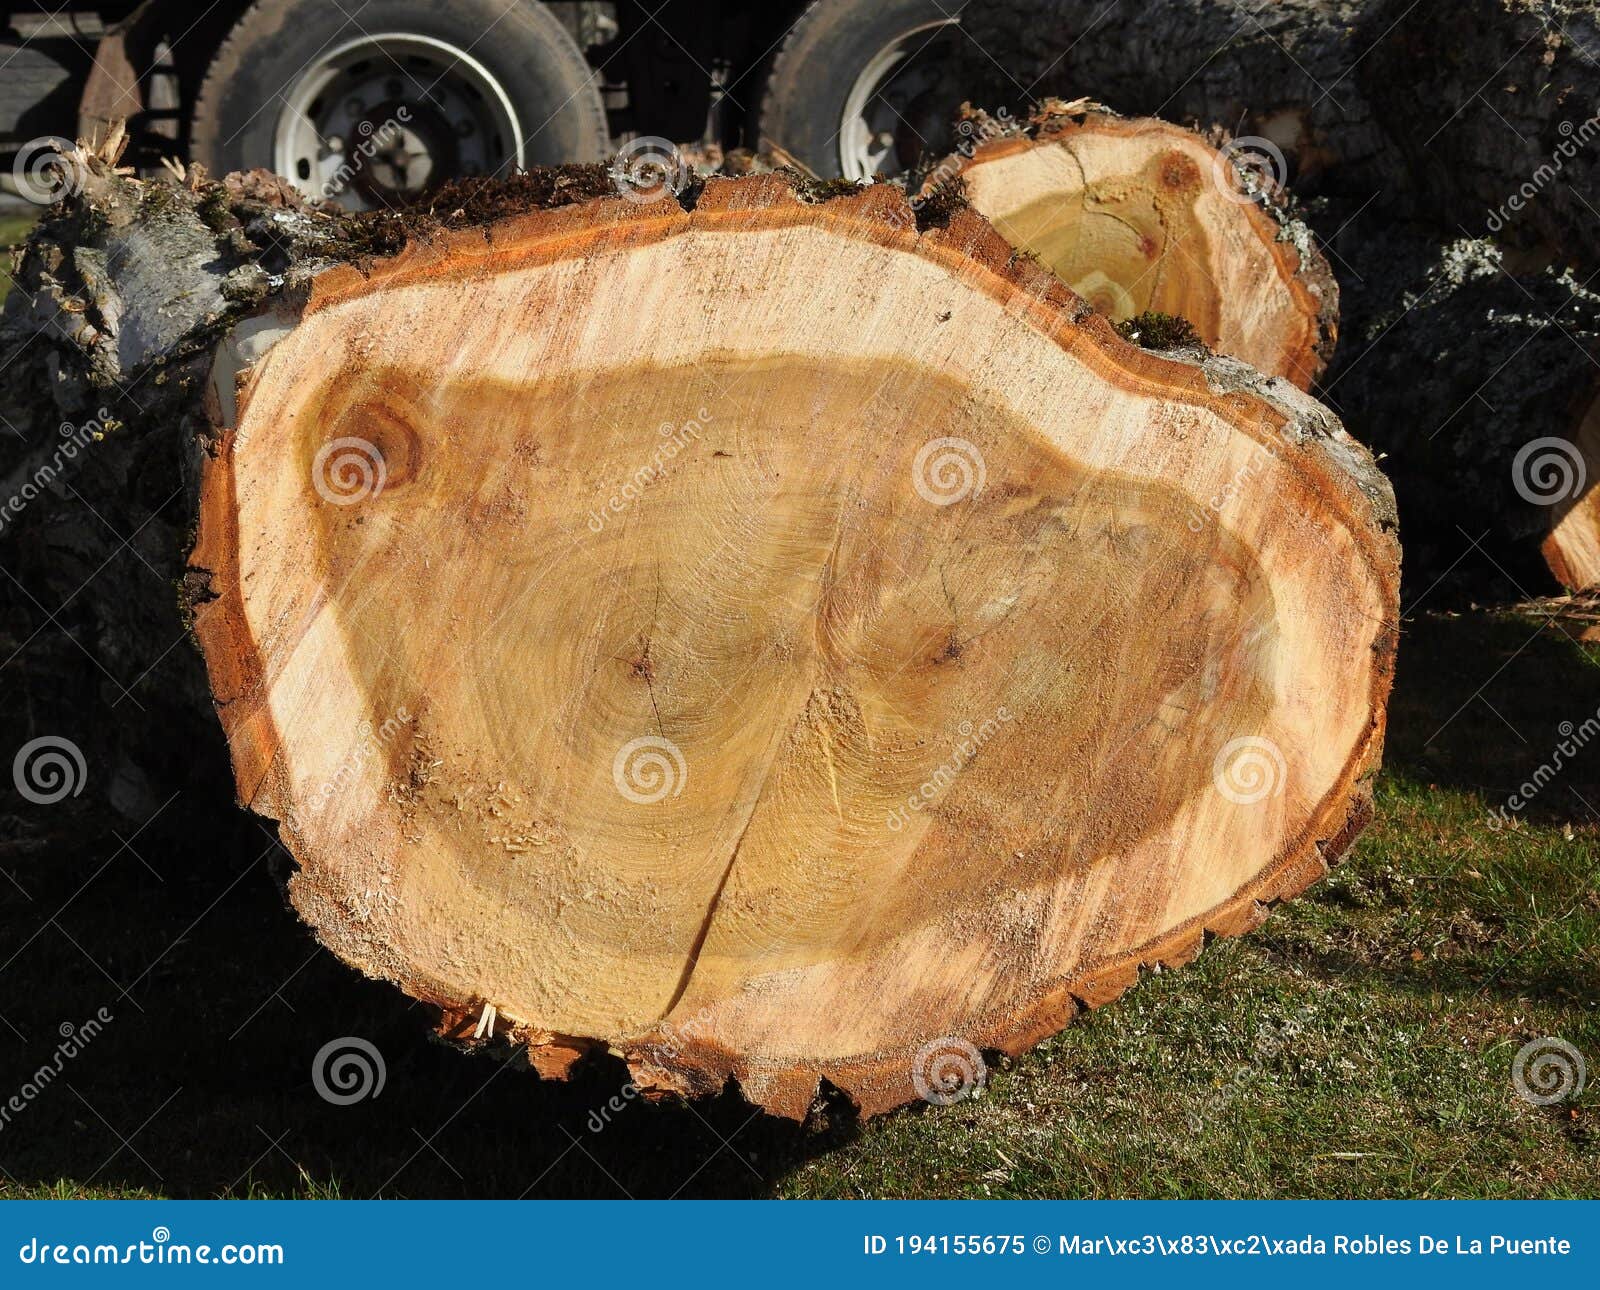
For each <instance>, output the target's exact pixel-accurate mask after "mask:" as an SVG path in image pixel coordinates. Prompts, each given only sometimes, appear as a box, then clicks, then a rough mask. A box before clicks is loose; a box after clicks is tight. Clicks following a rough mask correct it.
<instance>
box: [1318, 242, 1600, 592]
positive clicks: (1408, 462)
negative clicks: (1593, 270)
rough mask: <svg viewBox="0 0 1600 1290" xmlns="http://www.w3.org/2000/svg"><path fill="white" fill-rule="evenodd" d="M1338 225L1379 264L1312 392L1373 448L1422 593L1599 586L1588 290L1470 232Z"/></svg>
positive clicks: (1598, 379) (1596, 371)
mask: <svg viewBox="0 0 1600 1290" xmlns="http://www.w3.org/2000/svg"><path fill="white" fill-rule="evenodd" d="M1349 235H1350V237H1351V238H1352V239H1353V240H1355V241H1359V242H1362V243H1363V244H1364V245H1365V248H1366V252H1367V254H1368V255H1369V256H1370V258H1371V259H1372V260H1373V262H1374V263H1380V264H1383V265H1384V266H1385V268H1386V271H1387V273H1388V274H1389V275H1390V276H1389V277H1388V278H1385V279H1382V280H1380V279H1377V278H1376V276H1374V278H1373V280H1372V281H1371V282H1370V283H1368V284H1367V285H1366V286H1365V287H1364V289H1363V290H1361V291H1358V292H1356V293H1353V294H1350V295H1347V300H1348V301H1349V303H1350V305H1351V306H1352V307H1351V308H1350V309H1349V310H1347V312H1346V320H1347V327H1346V332H1345V345H1344V348H1343V350H1342V352H1341V355H1340V359H1339V361H1338V362H1337V363H1336V364H1335V365H1334V367H1333V369H1332V371H1331V372H1330V373H1329V377H1328V383H1327V387H1326V391H1325V395H1326V397H1327V398H1328V399H1329V401H1330V402H1331V403H1333V404H1334V405H1335V406H1336V407H1337V408H1338V409H1339V411H1340V414H1341V415H1342V416H1343V418H1344V419H1345V420H1346V421H1347V422H1348V423H1349V424H1350V425H1353V426H1358V427H1360V429H1361V434H1362V437H1363V439H1364V440H1365V441H1366V443H1367V444H1368V446H1369V447H1371V448H1372V449H1373V450H1374V451H1376V452H1378V453H1380V454H1382V455H1383V460H1384V469H1385V471H1386V472H1387V473H1388V474H1389V476H1390V477H1391V478H1392V479H1393V481H1394V486H1395V490H1396V492H1397V494H1398V495H1399V497H1400V498H1401V501H1402V506H1403V507H1404V513H1405V517H1406V534H1407V538H1406V547H1407V556H1408V561H1411V562H1414V563H1415V564H1416V565H1417V566H1419V567H1420V568H1421V569H1422V570H1424V571H1425V572H1424V574H1423V575H1422V576H1423V579H1424V581H1423V583H1422V587H1420V588H1419V590H1421V589H1422V588H1426V587H1428V586H1430V585H1431V584H1433V583H1434V582H1435V581H1436V580H1438V579H1440V578H1443V577H1454V578H1460V577H1461V576H1462V575H1463V574H1469V575H1471V581H1472V582H1474V583H1475V584H1476V585H1479V586H1481V585H1483V580H1484V578H1485V577H1488V578H1496V576H1497V575H1498V578H1497V580H1499V579H1504V580H1508V581H1509V582H1510V584H1511V585H1510V586H1509V587H1508V588H1507V591H1508V592H1509V593H1512V594H1519V593H1520V594H1542V593H1543V592H1544V591H1546V590H1547V589H1548V588H1549V579H1550V578H1551V577H1552V576H1553V577H1554V578H1555V579H1556V580H1557V581H1559V582H1561V583H1563V584H1564V585H1566V586H1567V587H1569V588H1572V589H1574V590H1579V589H1583V588H1586V587H1590V586H1594V585H1596V583H1597V582H1600V494H1597V493H1596V492H1595V491H1594V485H1595V483H1596V482H1597V481H1600V452H1597V447H1600V445H1597V444H1596V430H1597V424H1596V410H1595V397H1596V392H1597V390H1600V296H1597V295H1596V294H1595V293H1594V292H1593V291H1591V290H1589V289H1588V288H1586V287H1585V286H1583V285H1582V284H1581V283H1580V282H1579V281H1578V280H1577V279H1576V278H1575V277H1574V276H1573V275H1572V274H1571V273H1568V272H1557V271H1555V270H1553V269H1551V270H1546V271H1544V272H1541V273H1521V274H1517V273H1513V272H1512V271H1511V270H1510V269H1509V268H1508V267H1507V265H1506V263H1505V255H1504V252H1503V251H1502V250H1501V249H1500V248H1499V247H1498V246H1496V245H1495V244H1494V243H1493V242H1490V241H1487V240H1483V239H1468V238H1463V239H1460V240H1458V241H1456V242H1453V243H1449V244H1446V245H1444V246H1442V247H1441V246H1436V245H1435V244H1433V243H1432V242H1431V241H1430V240H1428V239H1426V238H1424V237H1420V236H1416V235H1410V236H1407V235H1405V234H1403V233H1401V234H1396V233H1395V232H1394V231H1393V230H1390V229H1385V228H1381V227H1377V226H1375V225H1369V224H1361V225H1359V226H1358V227H1355V228H1353V229H1352V230H1351V232H1350V234H1349Z"/></svg>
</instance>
